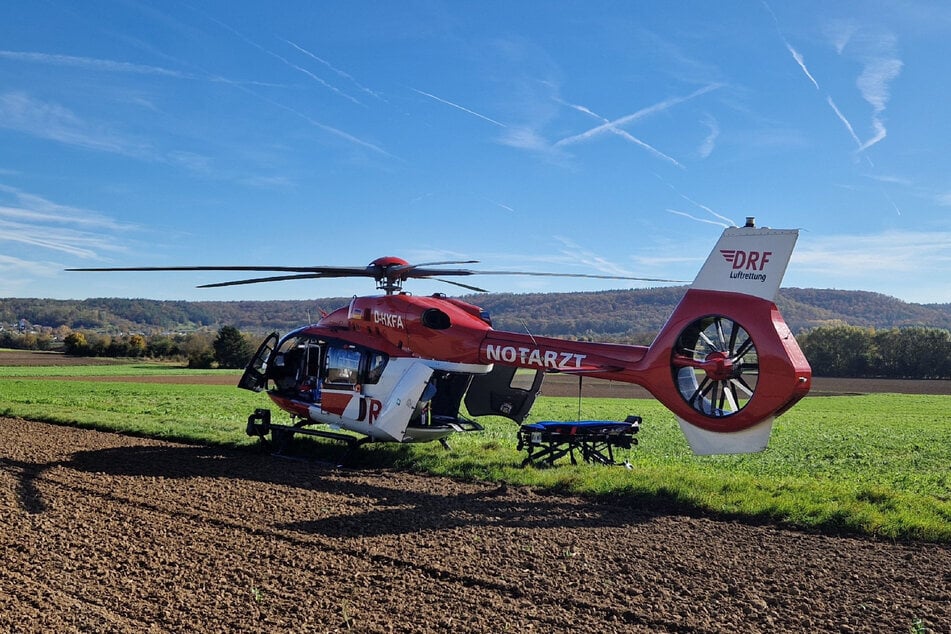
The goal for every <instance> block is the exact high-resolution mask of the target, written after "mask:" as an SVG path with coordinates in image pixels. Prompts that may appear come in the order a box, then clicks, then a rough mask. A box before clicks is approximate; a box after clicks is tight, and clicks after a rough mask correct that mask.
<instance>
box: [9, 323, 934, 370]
mask: <svg viewBox="0 0 951 634" xmlns="http://www.w3.org/2000/svg"><path fill="white" fill-rule="evenodd" d="M56 334H57V337H56V338H57V339H59V341H55V340H54V334H53V333H45V334H35V333H18V332H12V331H9V330H5V331H2V332H0V347H4V348H17V349H26V350H51V349H59V350H62V351H63V352H65V353H66V354H69V355H76V356H93V357H128V358H153V359H182V360H187V362H188V365H189V367H193V368H210V367H215V366H217V367H221V368H242V367H244V366H245V365H246V364H247V362H248V361H249V360H250V358H251V355H252V354H253V351H254V348H255V342H254V341H253V340H252V339H253V338H254V335H252V334H246V333H242V332H241V331H239V330H238V329H237V328H235V327H234V326H224V327H222V328H220V329H219V330H218V331H217V333H215V332H213V331H211V330H200V331H196V332H193V333H189V334H183V335H142V334H131V335H108V334H102V333H95V332H85V331H81V330H77V331H69V332H64V331H62V330H60V331H58V333H56ZM796 339H797V341H798V342H799V346H800V348H802V351H803V353H804V354H805V355H806V359H808V361H809V364H810V365H811V366H812V371H813V374H815V375H816V376H830V377H853V378H903V379H951V331H949V330H945V329H943V328H931V327H925V326H910V327H907V328H888V329H879V330H876V329H875V328H870V327H861V326H850V325H845V324H837V325H828V326H818V327H816V328H812V329H810V330H806V331H803V332H801V333H799V334H798V335H797V336H796ZM60 342H61V343H60ZM644 343H645V344H646V343H649V341H647V342H644Z"/></svg>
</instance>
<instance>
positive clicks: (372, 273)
mask: <svg viewBox="0 0 951 634" xmlns="http://www.w3.org/2000/svg"><path fill="white" fill-rule="evenodd" d="M477 263H478V261H477V260H461V261H445V262H427V263H424V264H410V263H409V262H407V261H406V260H404V259H402V258H397V257H382V258H377V259H376V260H374V261H373V262H371V263H370V264H368V265H367V266H365V267H351V266H133V267H95V268H71V269H66V270H67V271H94V272H109V271H113V272H115V271H126V272H129V271H146V272H147V271H223V272H226V271H242V272H254V271H260V272H274V273H285V275H270V276H265V277H252V278H246V279H239V280H231V281H227V282H215V283H211V284H202V285H200V286H198V288H221V287H224V286H240V285H244V284H260V283H264V282H284V281H288V280H306V279H324V278H328V279H329V278H343V277H370V278H373V279H374V280H375V281H376V284H377V288H378V289H380V290H382V291H384V292H385V293H386V294H387V295H390V294H392V293H395V292H399V291H401V290H402V288H403V282H405V281H406V280H408V279H433V280H435V281H438V282H443V283H444V284H452V285H454V286H458V287H460V288H465V289H467V290H470V291H475V292H479V293H485V292H488V291H486V290H485V289H483V288H479V287H477V286H471V285H468V284H463V283H461V282H456V281H453V280H447V279H442V278H445V277H460V276H469V275H523V276H539V277H564V278H582V279H600V280H631V281H639V282H662V283H675V284H676V283H684V282H685V280H670V279H662V278H653V277H632V276H627V275H598V274H584V273H543V272H538V271H478V270H472V269H463V268H440V267H447V266H450V265H459V264H477Z"/></svg>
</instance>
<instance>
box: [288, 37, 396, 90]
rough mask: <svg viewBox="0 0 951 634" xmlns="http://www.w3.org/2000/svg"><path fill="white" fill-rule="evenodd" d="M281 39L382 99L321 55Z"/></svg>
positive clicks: (361, 88)
mask: <svg viewBox="0 0 951 634" xmlns="http://www.w3.org/2000/svg"><path fill="white" fill-rule="evenodd" d="M281 39H282V40H284V42H286V43H287V44H289V45H290V46H293V47H294V48H296V49H297V50H298V51H300V52H301V53H303V54H304V55H306V56H307V57H310V58H311V59H313V60H314V61H317V62H320V63H321V64H323V65H324V66H326V67H327V68H329V69H330V70H332V71H333V72H335V73H337V74H338V75H340V76H341V77H343V78H344V79H346V80H348V81H350V82H351V83H352V84H353V85H354V86H356V87H357V88H359V89H360V90H362V91H363V92H365V93H367V94H368V95H371V96H373V97H376V98H377V99H382V98H381V97H380V95H378V94H377V93H375V92H373V91H372V90H370V89H369V88H367V87H366V86H364V85H362V84H361V83H360V82H358V81H357V80H356V79H354V78H353V76H352V75H350V74H349V73H346V72H344V71H342V70H340V69H339V68H337V67H335V66H334V65H333V64H331V63H330V62H328V61H327V60H325V59H323V58H321V57H318V56H316V55H314V54H313V53H311V52H310V51H308V50H307V49H306V48H304V47H302V46H299V45H297V44H295V43H294V42H291V41H290V40H285V39H284V38H281Z"/></svg>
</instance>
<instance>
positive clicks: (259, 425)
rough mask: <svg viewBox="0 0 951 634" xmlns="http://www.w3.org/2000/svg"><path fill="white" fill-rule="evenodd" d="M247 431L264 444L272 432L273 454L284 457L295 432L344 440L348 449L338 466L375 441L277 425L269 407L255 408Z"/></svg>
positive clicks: (318, 430)
mask: <svg viewBox="0 0 951 634" xmlns="http://www.w3.org/2000/svg"><path fill="white" fill-rule="evenodd" d="M245 431H246V432H247V434H248V436H257V437H258V438H260V439H261V442H262V443H263V444H267V443H268V440H267V435H268V434H271V445H272V446H273V447H274V451H273V454H274V455H275V456H279V457H282V458H286V457H290V456H289V454H288V453H287V452H286V450H287V448H288V446H289V445H290V442H291V440H292V439H293V438H294V434H304V435H306V436H317V437H318V438H327V439H328V440H334V441H337V442H342V443H344V444H346V445H347V451H346V453H345V454H344V456H343V458H342V459H341V460H340V461H338V463H337V464H336V465H335V466H337V467H343V466H346V464H347V463H348V462H349V461H350V458H351V457H353V454H354V452H356V450H357V449H359V448H360V447H362V446H363V445H365V444H367V443H371V442H373V438H371V437H369V436H362V437H357V436H351V435H350V434H341V433H338V432H332V431H324V430H320V429H305V428H304V427H301V426H300V425H277V424H274V423H272V422H271V410H269V409H256V410H254V413H253V414H251V415H250V416H248V426H247V428H246V429H245Z"/></svg>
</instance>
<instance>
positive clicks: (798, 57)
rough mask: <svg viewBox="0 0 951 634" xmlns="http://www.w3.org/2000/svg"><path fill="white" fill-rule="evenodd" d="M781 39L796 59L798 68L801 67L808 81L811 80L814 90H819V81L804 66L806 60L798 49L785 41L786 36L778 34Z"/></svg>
mask: <svg viewBox="0 0 951 634" xmlns="http://www.w3.org/2000/svg"><path fill="white" fill-rule="evenodd" d="M780 38H781V39H782V40H783V44H785V45H786V48H787V49H789V52H790V53H792V56H793V59H794V60H796V63H797V64H799V68H801V69H802V72H804V73H805V74H806V77H808V78H809V81H811V82H812V85H813V86H815V87H816V90H819V82H817V81H816V78H815V77H813V76H812V73H810V72H809V69H808V68H806V62H805V60H804V59H803V58H802V55H800V54H799V51H797V50H796V49H794V48H793V47H792V45H791V44H790V43H789V42H787V41H786V38H784V37H782V36H780Z"/></svg>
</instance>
